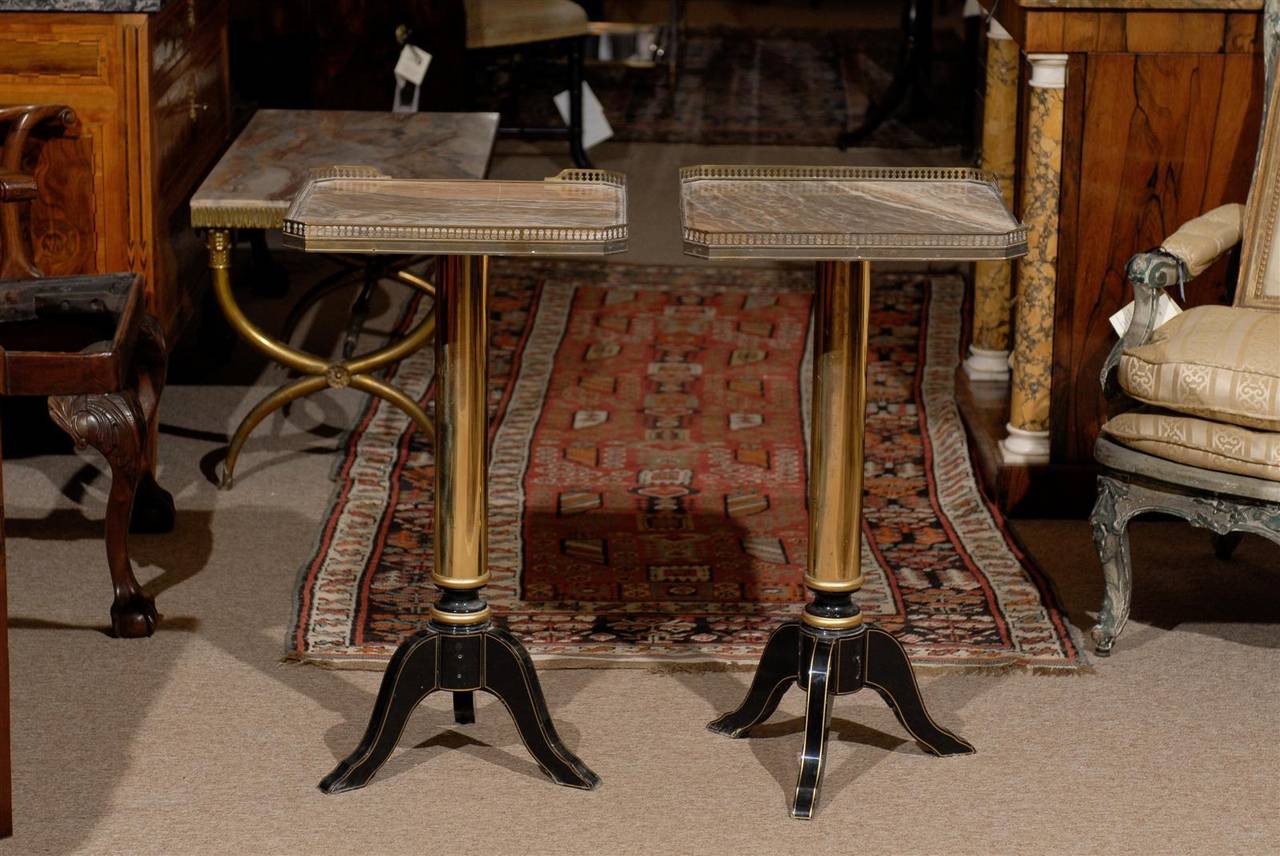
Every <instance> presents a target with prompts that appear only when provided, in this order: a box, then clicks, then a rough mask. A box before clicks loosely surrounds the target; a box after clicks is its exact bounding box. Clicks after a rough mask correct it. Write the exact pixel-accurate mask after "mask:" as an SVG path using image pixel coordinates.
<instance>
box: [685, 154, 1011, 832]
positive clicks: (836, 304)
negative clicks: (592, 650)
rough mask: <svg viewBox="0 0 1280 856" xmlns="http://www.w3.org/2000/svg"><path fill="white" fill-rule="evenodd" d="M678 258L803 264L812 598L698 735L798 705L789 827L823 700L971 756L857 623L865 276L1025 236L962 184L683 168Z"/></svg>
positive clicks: (967, 176) (990, 194) (815, 749)
mask: <svg viewBox="0 0 1280 856" xmlns="http://www.w3.org/2000/svg"><path fill="white" fill-rule="evenodd" d="M680 180H681V216H682V224H683V227H684V245H685V252H686V253H688V254H689V255H693V256H699V257H701V258H706V259H711V260H718V259H810V260H814V261H816V262H817V277H816V285H817V292H818V294H817V305H816V309H815V319H814V337H813V342H814V345H813V347H814V354H813V366H814V370H813V371H814V374H813V414H812V429H811V431H812V435H811V442H810V448H809V557H808V567H807V570H806V572H805V578H804V581H805V585H806V586H807V587H808V588H809V590H810V591H811V592H812V594H813V599H812V601H811V602H810V603H809V604H808V605H806V607H805V609H804V612H803V613H802V617H801V620H800V621H792V622H788V623H786V624H783V625H782V626H781V627H779V628H778V629H777V630H776V631H774V633H773V635H772V636H771V637H770V638H769V641H768V643H767V644H766V646H765V651H764V654H763V656H762V657H761V659H760V665H759V667H758V668H757V670H756V675H755V679H754V680H753V681H752V684H751V688H750V689H749V690H748V692H747V697H746V699H745V700H744V701H743V702H742V704H741V705H740V706H739V707H738V709H737V710H735V711H733V712H731V713H726V714H725V715H724V716H721V717H720V718H719V719H716V720H715V721H714V722H712V723H710V725H709V726H708V727H709V728H710V729H711V730H712V731H715V732H717V733H720V734H727V735H729V736H730V737H743V736H745V735H746V734H747V732H748V731H749V730H750V729H751V728H752V727H753V726H755V725H757V724H759V723H761V722H764V721H765V720H766V719H768V717H769V716H770V715H771V714H772V713H773V712H774V711H775V710H776V709H777V707H778V704H779V702H780V701H781V700H782V696H783V694H784V693H785V692H786V691H787V689H788V688H789V687H790V686H791V685H792V684H793V683H794V684H798V685H799V686H800V688H801V689H803V690H805V691H806V692H807V693H808V694H809V698H808V703H807V708H806V712H805V738H804V750H803V753H802V754H801V759H800V776H799V779H798V781H797V783H796V796H795V802H794V804H793V807H792V810H791V815H792V817H798V818H809V817H811V816H812V815H813V810H814V805H815V803H816V802H817V796H818V785H819V783H820V780H821V776H822V771H823V755H824V753H825V752H826V745H827V731H828V728H829V725H830V721H831V699H832V697H833V696H838V695H844V694H847V693H854V692H857V691H858V690H860V689H862V688H863V687H871V688H872V689H874V690H875V691H876V692H878V693H879V694H880V696H881V697H882V698H883V699H884V700H885V701H886V702H887V703H888V704H889V706H890V707H891V708H893V712H894V714H895V715H896V716H897V717H898V720H899V721H900V722H901V723H902V725H903V727H905V728H906V729H907V731H908V732H909V733H910V734H911V736H912V737H914V738H915V739H916V740H917V741H918V742H919V743H920V745H921V746H923V747H924V748H925V749H927V750H928V751H930V752H932V753H934V754H935V755H959V754H966V753H970V752H973V751H974V749H973V747H972V746H971V745H970V744H969V743H967V742H966V741H964V740H962V739H960V738H959V737H957V736H956V735H954V734H952V733H951V732H950V731H948V730H947V729H945V728H942V727H941V726H939V725H938V724H937V723H935V722H934V721H933V720H932V719H931V718H930V717H929V714H928V712H927V711H926V710H925V706H924V701H923V699H922V698H921V696H920V689H919V687H918V686H917V685H916V680H915V676H914V675H913V673H912V670H911V663H910V661H909V660H908V659H907V655H906V652H905V651H904V650H903V648H902V646H901V645H900V644H899V643H898V641H897V640H896V639H895V638H894V637H893V636H891V635H890V634H889V633H887V632H885V631H884V630H881V629H879V628H877V627H875V626H873V625H871V624H868V623H867V622H865V621H864V620H863V615H862V612H861V611H860V610H859V609H858V605H857V604H856V603H854V602H853V597H852V594H853V592H855V591H857V590H858V589H859V588H861V586H862V580H863V578H862V569H861V550H862V471H863V434H864V427H865V425H864V420H865V414H866V367H867V318H868V315H869V312H870V301H871V262H872V261H875V260H885V259H919V260H932V259H958V260H968V259H984V258H985V259H1002V258H1013V257H1015V256H1018V255H1021V254H1022V253H1025V252H1026V249H1027V235H1026V230H1025V229H1024V228H1023V227H1022V226H1020V225H1019V224H1018V222H1017V221H1016V220H1015V219H1014V218H1013V215H1011V214H1010V213H1009V210H1008V208H1006V207H1005V204H1004V201H1003V200H1002V199H1001V197H1000V191H999V189H998V188H997V187H996V185H995V182H994V179H993V178H991V177H990V176H987V175H985V174H983V173H980V172H978V171H976V170H970V169H940V168H922V169H900V168H877V167H867V168H857V167H757V166H746V167H717V166H695V167H686V168H685V169H683V170H681V172H680Z"/></svg>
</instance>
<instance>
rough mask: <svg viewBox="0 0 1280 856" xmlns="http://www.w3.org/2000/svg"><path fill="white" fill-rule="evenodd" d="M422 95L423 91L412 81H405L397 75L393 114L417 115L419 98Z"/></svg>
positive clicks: (392, 106)
mask: <svg viewBox="0 0 1280 856" xmlns="http://www.w3.org/2000/svg"><path fill="white" fill-rule="evenodd" d="M421 94H422V89H421V88H420V87H418V86H416V85H414V82H413V81H412V80H405V79H404V78H403V77H401V76H400V75H398V74H397V75H396V94H395V97H394V99H393V101H392V102H391V112H392V113H417V112H418V98H419V97H420V96H421Z"/></svg>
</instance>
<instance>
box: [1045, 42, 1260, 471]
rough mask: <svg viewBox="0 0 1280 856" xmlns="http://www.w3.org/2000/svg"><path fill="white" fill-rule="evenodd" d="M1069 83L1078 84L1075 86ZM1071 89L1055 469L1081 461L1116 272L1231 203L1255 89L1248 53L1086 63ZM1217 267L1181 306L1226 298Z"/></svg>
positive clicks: (1248, 158)
mask: <svg viewBox="0 0 1280 856" xmlns="http://www.w3.org/2000/svg"><path fill="white" fill-rule="evenodd" d="M1077 79H1079V78H1077ZM1083 80H1084V87H1083V91H1080V89H1079V87H1070V88H1069V91H1070V92H1071V93H1072V94H1071V96H1069V98H1068V115H1067V122H1068V127H1067V128H1066V133H1067V139H1068V140H1070V141H1072V145H1068V146H1067V147H1066V150H1065V151H1064V163H1063V175H1064V184H1063V206H1062V217H1061V222H1060V227H1059V232H1060V244H1059V249H1060V256H1059V275H1058V285H1057V308H1056V310H1055V313H1054V314H1055V323H1054V375H1053V394H1052V414H1051V419H1052V424H1053V450H1052V460H1053V461H1054V463H1056V464H1080V463H1084V462H1087V461H1090V460H1092V453H1093V442H1094V439H1095V438H1096V436H1097V431H1098V428H1099V426H1100V425H1101V423H1102V421H1104V413H1103V407H1104V402H1103V400H1102V396H1101V393H1100V390H1099V385H1098V373H1099V371H1100V370H1101V367H1102V363H1103V361H1104V360H1105V358H1106V355H1107V353H1108V352H1109V351H1110V349H1111V346H1112V343H1113V342H1114V341H1115V336H1114V333H1113V332H1112V330H1111V327H1110V324H1109V323H1108V320H1107V319H1108V317H1109V316H1110V315H1111V314H1113V313H1114V312H1116V311H1117V310H1118V309H1120V308H1121V307H1122V306H1124V305H1125V304H1126V303H1128V302H1129V300H1130V299H1131V298H1132V295H1131V290H1130V286H1129V285H1128V283H1127V281H1126V279H1125V276H1124V268H1125V264H1126V263H1127V261H1128V259H1129V258H1130V256H1132V255H1133V253H1135V252H1137V251H1140V250H1144V249H1150V248H1152V247H1155V246H1157V245H1159V243H1160V242H1161V241H1162V240H1163V239H1164V238H1165V237H1166V236H1168V235H1169V234H1172V232H1173V231H1174V230H1175V229H1177V227H1178V226H1180V225H1181V224H1182V223H1184V222H1186V221H1187V220H1189V219H1191V218H1192V217H1195V216H1197V215H1199V214H1201V213H1203V212H1205V211H1208V210H1209V209H1211V208H1213V207H1215V206H1217V205H1221V204H1223V203H1224V202H1242V201H1244V199H1245V196H1246V194H1247V193H1248V185H1249V175H1250V172H1251V167H1252V161H1253V154H1252V147H1253V145H1254V144H1255V143H1256V140H1257V133H1258V117H1259V115H1260V109H1261V102H1260V98H1261V91H1262V81H1261V74H1260V67H1259V66H1258V64H1257V63H1255V62H1253V58H1252V57H1250V56H1247V55H1241V56H1238V57H1227V56H1224V55H1222V54H1201V55H1189V56H1183V55H1168V54H1165V55H1133V54H1095V55H1090V56H1089V57H1088V58H1087V61H1086V63H1085V67H1084V69H1083ZM1226 279H1227V277H1226V263H1225V262H1222V263H1219V264H1218V265H1216V266H1215V267H1213V268H1211V269H1210V270H1208V271H1206V272H1205V273H1203V274H1201V276H1200V277H1199V278H1197V280H1196V281H1195V283H1194V285H1193V287H1191V288H1189V289H1188V291H1187V304H1188V305H1200V304H1205V303H1223V302H1225V301H1226V300H1227V288H1226Z"/></svg>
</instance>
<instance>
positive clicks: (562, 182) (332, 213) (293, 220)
mask: <svg viewBox="0 0 1280 856" xmlns="http://www.w3.org/2000/svg"><path fill="white" fill-rule="evenodd" d="M284 243H285V246H289V247H295V248H298V249H302V250H308V251H312V252H356V253H384V252H385V253H407V254H415V255H416V254H435V255H497V256H510V255H544V254H545V255H605V254H608V253H619V252H622V251H623V250H625V249H626V248H627V186H626V179H625V178H624V177H623V176H622V175H620V174H618V173H614V172H606V171H603V170H581V169H578V170H574V169H570V170H565V171H564V172H561V173H560V174H559V175H557V176H555V177H554V178H548V179H544V180H543V181H457V180H455V181H449V180H427V179H395V178H387V177H367V178H353V177H347V178H318V179H315V180H313V181H311V182H310V183H308V184H307V186H306V187H305V188H304V189H303V190H302V192H301V193H299V194H298V197H297V199H295V200H294V203H293V206H292V207H291V208H290V209H289V213H288V215H287V216H286V217H285V221H284Z"/></svg>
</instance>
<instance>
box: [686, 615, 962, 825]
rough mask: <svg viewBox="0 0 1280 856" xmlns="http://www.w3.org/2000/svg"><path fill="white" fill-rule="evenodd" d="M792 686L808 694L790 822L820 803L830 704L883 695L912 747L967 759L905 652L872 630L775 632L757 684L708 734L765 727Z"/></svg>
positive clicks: (796, 625) (793, 627) (796, 627)
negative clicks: (869, 692)
mask: <svg viewBox="0 0 1280 856" xmlns="http://www.w3.org/2000/svg"><path fill="white" fill-rule="evenodd" d="M793 683H795V684H799V686H800V688H801V689H803V690H805V692H807V693H808V694H809V699H808V702H807V704H806V706H805V725H804V751H803V753H802V754H801V756H800V776H799V778H798V780H797V781H796V796H795V802H794V804H793V806H792V809H791V816H792V817H797V818H810V817H812V816H813V810H814V805H815V804H816V803H817V800H818V785H819V783H820V782H821V779H822V771H823V756H824V754H825V753H826V749H827V732H828V730H829V729H830V726H831V699H832V697H833V696H839V695H848V694H849V693H856V692H857V691H858V690H860V689H862V688H863V687H864V686H867V687H871V688H872V689H874V690H875V691H876V692H878V693H879V694H880V697H881V698H883V699H884V700H885V703H887V704H888V705H889V707H890V708H892V710H893V712H894V715H896V716H897V717H898V721H899V722H901V723H902V727H903V728H905V729H906V730H907V731H908V733H910V734H911V736H912V737H914V738H915V739H916V741H917V742H918V743H919V744H920V745H921V746H923V747H924V748H925V749H927V750H928V751H930V752H932V753H933V754H935V755H967V754H970V753H972V752H973V751H974V748H973V746H971V745H970V744H969V743H967V742H966V741H964V740H962V739H961V738H959V737H957V736H956V735H954V734H952V733H951V732H950V731H948V730H946V729H945V728H942V727H941V726H939V725H938V724H937V723H935V722H934V721H933V720H932V719H931V718H930V717H929V713H928V711H926V710H925V706H924V700H923V699H922V698H921V697H920V688H919V687H918V686H917V685H916V679H915V676H914V674H913V673H912V671H911V662H910V661H909V660H908V659H907V654H906V652H905V651H904V650H903V649H902V646H901V645H900V644H898V640H897V639H894V638H893V636H891V635H890V634H889V633H886V632H885V631H883V630H881V629H880V628H878V627H875V626H871V625H866V624H863V625H860V626H858V627H856V628H854V629H853V630H834V631H831V630H818V629H815V628H813V627H809V626H808V625H805V624H802V623H801V622H799V621H792V622H788V623H786V624H784V625H782V626H781V627H779V628H778V629H777V630H775V631H774V632H773V635H772V636H770V637H769V641H768V643H766V645H765V649H764V654H763V655H762V656H761V657H760V665H759V666H758V667H757V669H756V675H755V679H754V680H752V682H751V688H750V689H749V690H748V691H747V697H746V698H745V699H744V700H743V702H742V704H741V705H740V706H739V707H738V709H737V710H735V711H733V712H732V713H726V714H725V715H724V716H722V717H720V718H719V719H717V720H715V721H713V722H711V723H709V724H708V725H707V727H708V728H709V729H711V730H712V731H714V732H716V733H718V734H727V735H729V736H730V737H744V736H746V734H747V732H748V731H749V730H750V729H751V728H752V727H753V726H755V725H758V724H760V723H761V722H764V721H765V720H766V719H768V718H769V717H770V716H771V715H772V714H773V712H774V711H775V710H777V709H778V704H779V703H780V702H781V701H782V696H783V695H784V694H785V693H786V691H787V689H788V688H790V686H791V685H792V684H793Z"/></svg>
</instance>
